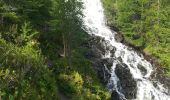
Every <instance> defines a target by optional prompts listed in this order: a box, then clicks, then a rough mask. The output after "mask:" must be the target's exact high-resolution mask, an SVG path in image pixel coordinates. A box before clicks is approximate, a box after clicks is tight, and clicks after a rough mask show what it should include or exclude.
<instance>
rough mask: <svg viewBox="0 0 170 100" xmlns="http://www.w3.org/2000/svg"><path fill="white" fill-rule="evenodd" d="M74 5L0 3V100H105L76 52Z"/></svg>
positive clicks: (26, 0)
mask: <svg viewBox="0 0 170 100" xmlns="http://www.w3.org/2000/svg"><path fill="white" fill-rule="evenodd" d="M81 16H83V14H82V2H80V1H79V0H67V1H66V0H0V100H57V99H60V96H61V94H62V95H64V96H65V97H66V98H69V99H72V100H108V99H109V98H110V95H109V93H108V92H106V90H105V89H104V87H103V85H102V84H101V83H100V82H99V79H98V78H97V74H96V72H95V71H94V69H93V68H92V66H91V62H90V61H89V60H88V59H86V58H85V57H84V54H85V53H86V52H87V51H88V49H84V48H82V47H81V44H82V43H83V42H85V41H86V38H88V36H87V35H86V33H85V32H84V31H83V30H82V29H81V27H82V19H81Z"/></svg>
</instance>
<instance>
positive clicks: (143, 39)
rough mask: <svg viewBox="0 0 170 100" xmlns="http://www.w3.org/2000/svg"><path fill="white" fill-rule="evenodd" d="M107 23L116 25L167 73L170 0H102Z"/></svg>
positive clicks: (128, 39)
mask: <svg viewBox="0 0 170 100" xmlns="http://www.w3.org/2000/svg"><path fill="white" fill-rule="evenodd" d="M103 5H104V7H105V13H106V17H107V20H108V21H107V24H108V25H109V26H112V27H113V26H114V27H117V28H118V29H119V30H120V32H121V33H123V36H124V37H125V41H126V42H129V43H131V44H133V45H135V46H138V47H141V48H143V51H144V52H145V53H146V54H149V55H152V56H154V57H156V58H157V59H158V60H159V63H160V64H161V65H162V66H164V68H165V69H166V71H167V73H169V74H170V57H169V56H170V1H169V0H103Z"/></svg>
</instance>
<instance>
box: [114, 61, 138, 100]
mask: <svg viewBox="0 0 170 100" xmlns="http://www.w3.org/2000/svg"><path fill="white" fill-rule="evenodd" d="M115 73H116V75H117V76H118V78H119V80H120V84H121V86H122V93H123V94H124V95H125V97H126V98H127V99H135V98H136V93H137V83H136V81H135V80H134V79H133V77H132V74H131V73H130V70H129V69H128V66H127V65H125V64H117V65H116V69H115Z"/></svg>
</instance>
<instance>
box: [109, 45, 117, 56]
mask: <svg viewBox="0 0 170 100" xmlns="http://www.w3.org/2000/svg"><path fill="white" fill-rule="evenodd" d="M115 52H116V48H115V47H113V48H112V50H110V53H111V57H114V56H115Z"/></svg>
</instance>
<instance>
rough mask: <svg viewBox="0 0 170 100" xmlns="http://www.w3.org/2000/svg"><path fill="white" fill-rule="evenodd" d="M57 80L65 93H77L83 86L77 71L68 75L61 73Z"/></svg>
mask: <svg viewBox="0 0 170 100" xmlns="http://www.w3.org/2000/svg"><path fill="white" fill-rule="evenodd" d="M58 81H59V82H60V83H59V86H60V90H61V91H63V92H64V93H65V94H70V95H71V94H78V93H80V91H81V89H82V87H83V79H82V77H81V75H80V74H79V73H77V72H73V73H71V74H70V75H65V74H61V75H59V80H58Z"/></svg>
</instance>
